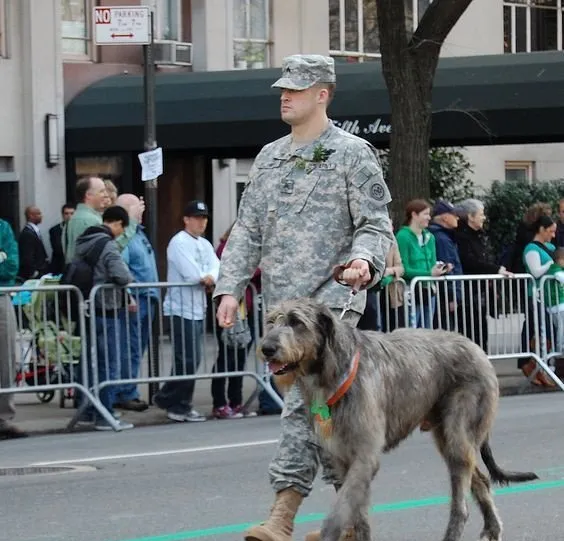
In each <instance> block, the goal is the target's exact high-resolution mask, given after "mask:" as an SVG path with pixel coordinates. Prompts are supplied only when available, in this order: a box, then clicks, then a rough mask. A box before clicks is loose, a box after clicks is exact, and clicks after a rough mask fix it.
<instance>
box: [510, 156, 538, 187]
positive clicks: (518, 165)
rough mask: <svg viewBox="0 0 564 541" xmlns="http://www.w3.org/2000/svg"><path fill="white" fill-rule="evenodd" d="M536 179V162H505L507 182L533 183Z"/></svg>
mask: <svg viewBox="0 0 564 541" xmlns="http://www.w3.org/2000/svg"><path fill="white" fill-rule="evenodd" d="M534 177H535V162H527V161H522V162H521V161H519V162H505V180H506V181H510V182H512V181H513V182H514V181H526V182H532V180H533V179H534Z"/></svg>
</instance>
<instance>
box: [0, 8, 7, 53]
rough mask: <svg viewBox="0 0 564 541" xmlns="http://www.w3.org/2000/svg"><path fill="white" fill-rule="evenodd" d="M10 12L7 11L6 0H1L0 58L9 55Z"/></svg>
mask: <svg viewBox="0 0 564 541" xmlns="http://www.w3.org/2000/svg"><path fill="white" fill-rule="evenodd" d="M7 30H8V13H7V11H6V0H0V58H2V57H4V58H6V57H7V56H8V40H7V38H6V31H7Z"/></svg>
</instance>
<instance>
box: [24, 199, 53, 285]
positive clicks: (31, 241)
mask: <svg viewBox="0 0 564 541" xmlns="http://www.w3.org/2000/svg"><path fill="white" fill-rule="evenodd" d="M25 219H26V220H27V223H26V224H25V227H24V228H23V229H22V231H21V233H20V237H19V239H18V247H19V252H20V271H19V277H20V278H21V279H22V280H29V279H30V278H39V277H41V276H43V275H44V274H47V272H49V259H48V257H47V250H45V245H44V244H43V239H42V238H41V231H39V224H40V223H41V220H42V219H43V216H42V214H41V210H39V208H38V207H36V206H35V205H31V206H29V207H27V208H26V209H25Z"/></svg>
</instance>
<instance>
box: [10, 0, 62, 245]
mask: <svg viewBox="0 0 564 541" xmlns="http://www.w3.org/2000/svg"><path fill="white" fill-rule="evenodd" d="M17 4H18V7H19V28H20V32H17V33H16V32H15V33H14V35H13V38H14V40H15V39H17V36H18V35H19V43H17V44H15V45H16V47H17V50H18V51H19V55H18V56H19V61H20V63H21V64H20V65H21V117H20V118H21V122H22V124H21V125H22V141H21V143H22V146H21V148H22V153H21V154H20V156H17V157H16V170H17V171H18V172H19V173H20V179H21V181H20V204H21V207H22V212H23V208H24V207H25V206H26V205H30V204H36V205H37V206H39V207H40V208H41V210H42V211H43V224H42V225H41V229H42V230H43V231H44V232H46V231H47V230H48V228H49V227H51V226H52V225H54V224H55V223H57V222H59V221H60V219H61V216H60V208H61V205H62V204H63V203H64V202H65V200H66V197H65V192H66V189H65V160H64V150H65V143H64V125H65V124H64V98H63V64H62V51H61V11H60V5H61V3H60V1H59V0H42V1H41V2H37V1H36V0H19V1H18V2H17ZM14 60H16V58H14ZM47 114H53V115H57V118H58V120H57V128H58V137H57V138H56V141H54V144H55V145H56V146H57V147H58V154H59V162H58V165H56V166H54V167H51V168H50V167H47V165H46V161H45V133H44V119H45V116H46V115H47ZM47 237H48V236H47V235H44V238H47Z"/></svg>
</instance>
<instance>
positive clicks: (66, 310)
mask: <svg viewBox="0 0 564 541" xmlns="http://www.w3.org/2000/svg"><path fill="white" fill-rule="evenodd" d="M57 284H58V279H57V278H52V277H50V276H45V277H43V278H41V279H37V280H27V281H26V282H25V283H24V284H23V285H21V286H18V287H1V288H0V302H1V303H2V319H3V320H4V324H5V332H6V335H5V336H3V337H2V342H3V343H4V344H5V345H6V348H7V351H1V352H0V355H1V356H2V357H3V358H2V359H0V362H1V363H3V364H2V367H1V369H0V374H1V376H2V377H1V379H0V394H15V393H36V394H37V397H38V399H39V400H40V401H41V402H50V401H51V400H52V399H53V398H54V396H55V393H56V392H60V406H61V407H64V405H65V401H66V400H74V393H77V392H81V393H83V394H84V396H85V397H86V398H87V399H88V400H89V401H90V402H91V403H92V405H93V406H94V407H95V408H96V409H98V411H100V413H101V414H102V415H104V416H105V415H106V414H107V412H105V410H104V408H102V406H101V405H100V403H99V402H98V400H97V399H96V398H95V397H94V395H93V394H92V393H91V392H90V391H89V379H88V373H87V370H86V368H85V366H84V363H81V362H80V360H81V357H82V358H85V355H86V343H85V340H84V337H85V336H86V329H85V322H84V300H83V298H82V294H81V293H80V291H79V290H78V289H77V288H76V287H74V286H60V285H57ZM4 356H5V357H4ZM71 425H72V421H71V423H70V424H69V428H70V427H71Z"/></svg>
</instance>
